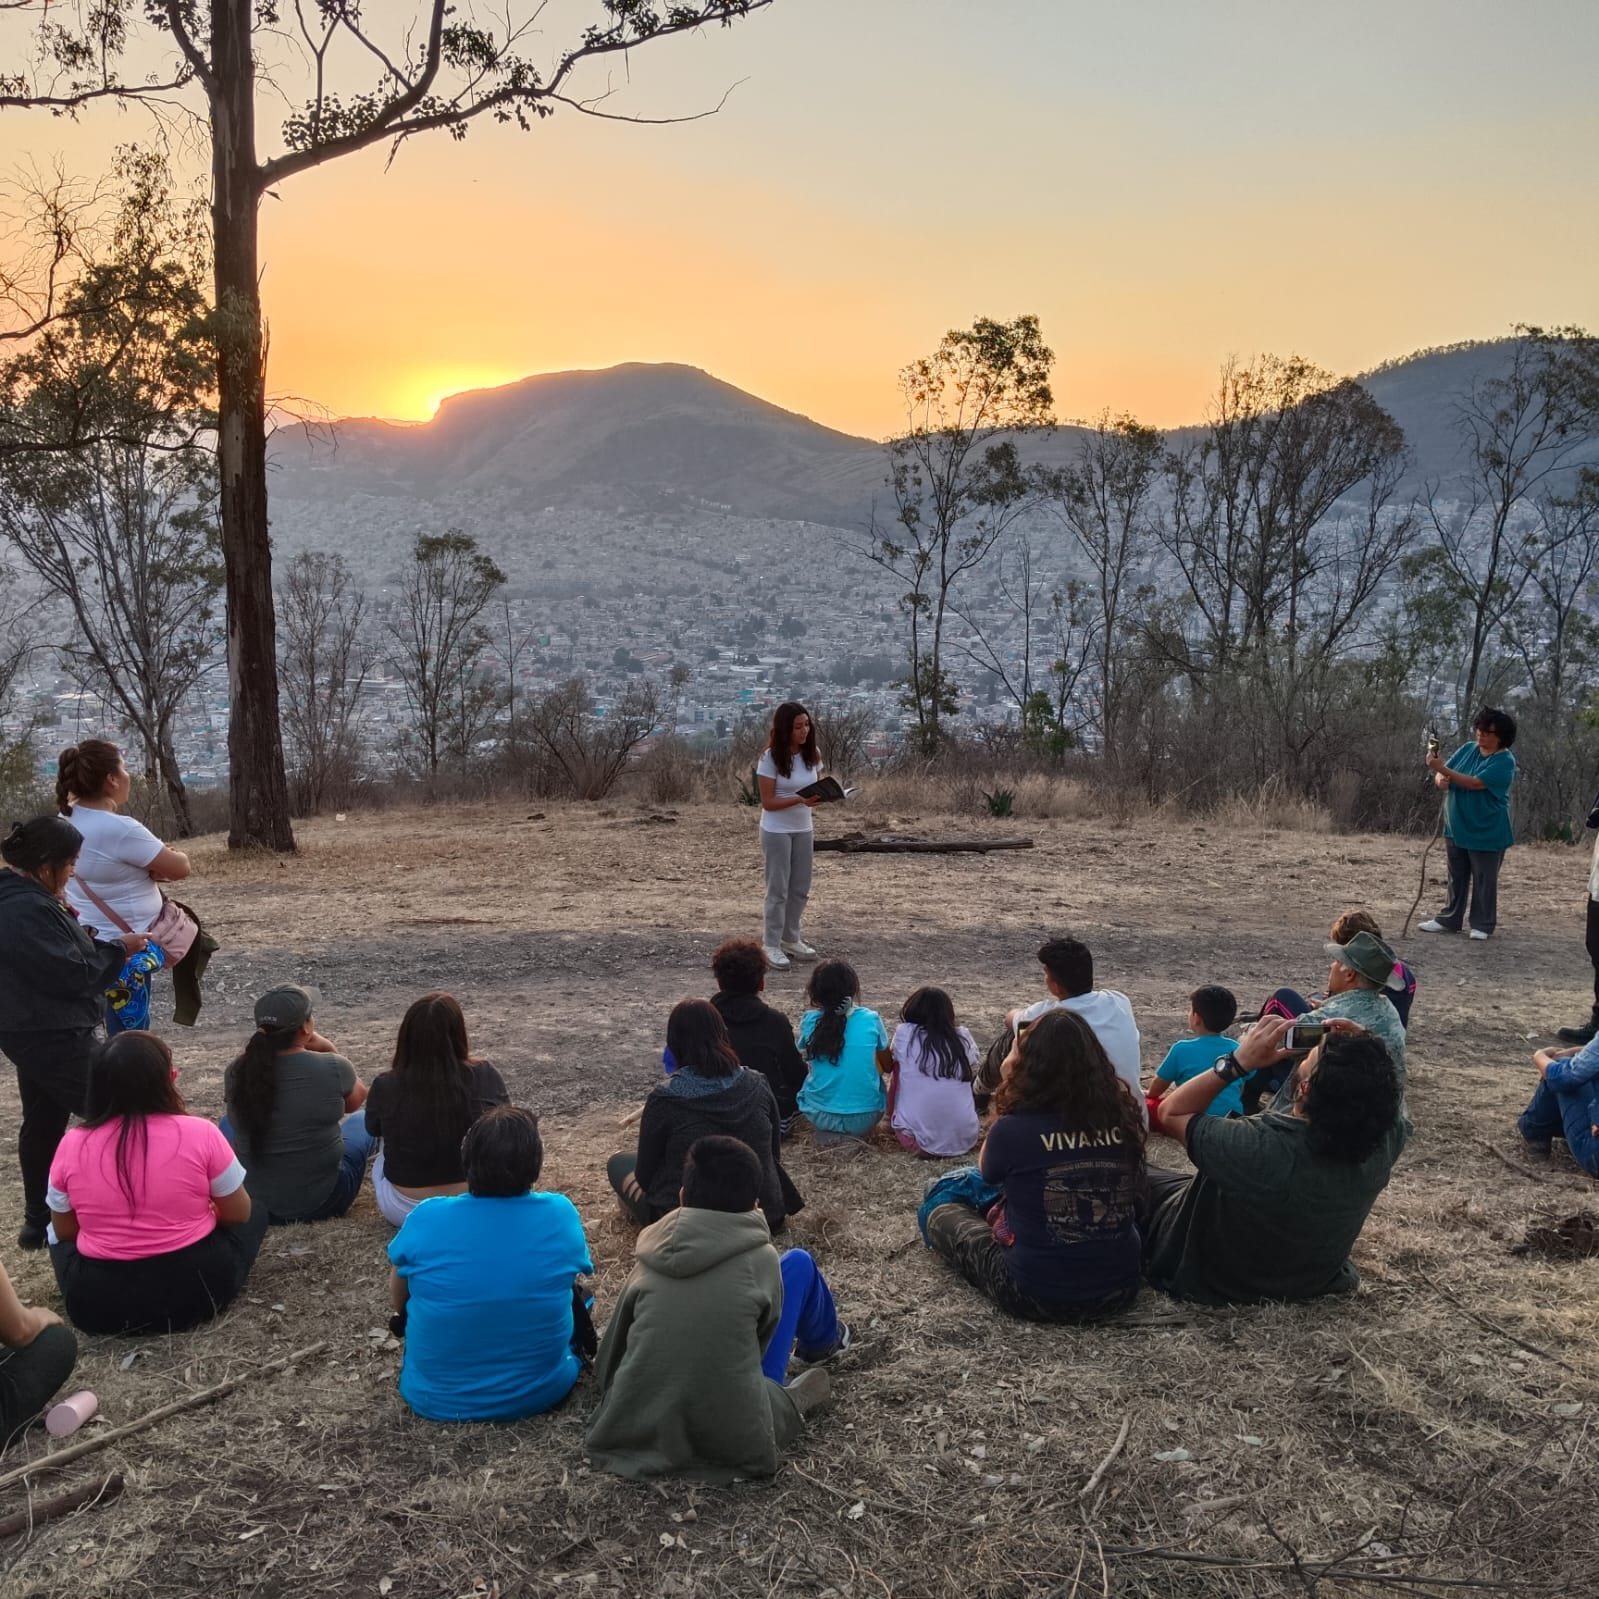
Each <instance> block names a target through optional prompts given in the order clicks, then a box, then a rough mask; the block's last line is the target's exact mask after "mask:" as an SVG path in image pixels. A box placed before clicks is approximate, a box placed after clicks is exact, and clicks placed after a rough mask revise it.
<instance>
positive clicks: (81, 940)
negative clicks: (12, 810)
mask: <svg viewBox="0 0 1599 1599" xmlns="http://www.w3.org/2000/svg"><path fill="white" fill-rule="evenodd" d="M82 844H83V835H82V834H81V833H79V831H78V830H77V828H76V827H74V826H73V825H72V823H71V822H68V821H64V820H63V819H62V818H61V817H59V816H36V817H35V818H34V819H33V820H32V821H31V822H20V823H18V824H17V825H16V826H15V827H13V828H12V829H11V831H10V832H9V833H7V834H6V836H5V838H4V840H3V841H0V858H3V859H4V861H5V863H6V867H7V868H8V869H7V870H5V871H0V1053H3V1054H4V1055H5V1057H6V1058H7V1059H8V1060H9V1061H10V1062H11V1064H12V1065H13V1066H15V1067H16V1070H17V1094H18V1097H19V1098H20V1099H21V1101H22V1126H21V1128H20V1129H19V1131H18V1133H17V1162H18V1164H19V1165H20V1166H21V1167H22V1207H23V1224H22V1231H21V1232H20V1233H18V1234H17V1242H18V1244H20V1245H21V1246H22V1248H24V1249H43V1248H44V1245H45V1228H46V1226H47V1225H48V1223H49V1220H50V1214H49V1210H48V1208H47V1207H46V1205H45V1184H46V1179H47V1178H48V1177H49V1174H50V1162H51V1160H52V1158H53V1157H54V1155H55V1152H56V1146H57V1145H58V1144H59V1143H60V1142H61V1135H62V1134H63V1133H64V1132H65V1131H66V1130H67V1122H68V1120H69V1119H70V1118H71V1117H73V1116H74V1115H81V1114H82V1113H83V1106H84V1096H85V1094H86V1093H87V1090H88V1083H89V1062H90V1060H91V1059H92V1058H93V1056H94V1050H95V1044H96V1041H97V1036H98V1035H97V1032H96V1029H97V1027H98V1024H99V1021H100V1013H101V1009H102V1005H103V1002H104V995H105V991H106V989H107V988H108V987H109V986H110V984H111V983H112V982H113V981H114V980H115V978H116V976H117V974H118V973H119V972H120V971H121V970H122V967H123V964H124V963H125V962H126V961H127V959H128V957H129V956H130V955H132V954H135V953H137V952H140V951H142V950H144V949H145V947H146V946H147V945H148V943H149V940H148V939H147V938H145V936H144V935H143V934H142V933H124V934H122V935H121V936H118V937H110V938H95V937H92V936H91V935H90V933H89V931H88V929H87V928H85V927H84V926H82V925H81V924H80V923H79V921H78V919H77V917H76V916H74V915H73V913H72V911H71V909H70V908H69V906H68V904H67V898H66V891H67V887H68V885H69V884H70V883H71V881H72V871H73V865H74V863H75V862H76V860H77V858H78V851H79V849H80V848H81V846H82Z"/></svg>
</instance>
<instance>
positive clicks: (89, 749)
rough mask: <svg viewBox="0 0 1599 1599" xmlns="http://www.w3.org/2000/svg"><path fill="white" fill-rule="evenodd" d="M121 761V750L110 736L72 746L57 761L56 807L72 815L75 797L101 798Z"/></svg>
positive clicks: (63, 751)
mask: <svg viewBox="0 0 1599 1599" xmlns="http://www.w3.org/2000/svg"><path fill="white" fill-rule="evenodd" d="M121 764H122V751H121V750H119V749H118V748H117V747H116V745H115V744H113V743H112V742H111V741H110V740H109V739H104V738H86V739H85V740H84V741H83V742H82V743H81V744H72V745H69V746H68V747H67V748H66V749H64V750H62V752H61V757H60V759H59V760H58V761H57V762H56V808H57V809H58V810H59V811H60V812H61V814H62V815H63V816H70V815H71V814H72V802H73V800H75V799H80V800H97V799H99V797H100V796H101V795H102V794H103V793H105V786H106V784H107V783H109V782H110V781H111V779H112V778H113V777H115V776H116V775H117V768H118V767H119V766H120V765H121Z"/></svg>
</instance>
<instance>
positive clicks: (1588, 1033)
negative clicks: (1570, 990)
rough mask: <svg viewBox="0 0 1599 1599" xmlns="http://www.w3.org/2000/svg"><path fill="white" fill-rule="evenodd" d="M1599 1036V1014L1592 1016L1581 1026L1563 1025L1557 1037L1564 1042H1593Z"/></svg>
mask: <svg viewBox="0 0 1599 1599" xmlns="http://www.w3.org/2000/svg"><path fill="white" fill-rule="evenodd" d="M1596 1036H1599V1016H1590V1017H1589V1018H1588V1020H1587V1021H1585V1022H1584V1023H1583V1024H1582V1026H1581V1027H1562V1028H1561V1029H1560V1030H1559V1031H1558V1032H1557V1033H1556V1034H1555V1037H1556V1038H1558V1039H1559V1040H1560V1042H1561V1043H1562V1044H1591V1043H1592V1042H1593V1041H1594V1038H1595V1037H1596Z"/></svg>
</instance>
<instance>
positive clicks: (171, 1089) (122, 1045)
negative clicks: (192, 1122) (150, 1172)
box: [83, 1033, 188, 1210]
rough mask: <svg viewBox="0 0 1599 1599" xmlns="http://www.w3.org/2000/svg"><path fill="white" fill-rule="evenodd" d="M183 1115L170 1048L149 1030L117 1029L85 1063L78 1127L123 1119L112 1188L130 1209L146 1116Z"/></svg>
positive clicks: (145, 1144) (143, 1161) (145, 1153)
mask: <svg viewBox="0 0 1599 1599" xmlns="http://www.w3.org/2000/svg"><path fill="white" fill-rule="evenodd" d="M187 1114H188V1106H186V1105H185V1104H184V1103H183V1096H182V1095H181V1094H179V1092H178V1090H177V1085H176V1084H175V1083H174V1082H173V1081H172V1051H171V1050H170V1049H169V1048H168V1047H167V1045H166V1041H165V1040H164V1039H161V1038H158V1037H157V1036H156V1035H155V1034H154V1033H118V1034H117V1036H116V1037H115V1038H113V1039H110V1040H109V1041H108V1042H107V1043H106V1044H104V1045H103V1046H102V1047H101V1049H100V1052H99V1053H98V1054H97V1055H96V1056H95V1057H94V1059H93V1061H91V1062H90V1065H89V1087H88V1091H87V1094H86V1096H85V1103H84V1110H83V1125H84V1126H85V1127H104V1126H106V1125H107V1124H108V1123H109V1122H114V1121H120V1122H121V1123H122V1126H121V1127H120V1128H119V1129H118V1131H117V1154H116V1164H117V1187H119V1188H120V1189H121V1190H122V1192H123V1193H124V1194H125V1195H126V1196H127V1201H128V1209H129V1210H133V1209H134V1208H136V1206H137V1204H138V1185H137V1184H136V1183H135V1181H134V1177H133V1163H134V1153H135V1150H137V1153H138V1161H139V1166H140V1173H141V1176H142V1175H143V1172H144V1170H145V1169H146V1168H148V1166H149V1164H150V1129H149V1126H148V1123H149V1119H150V1117H152V1116H183V1115H187Z"/></svg>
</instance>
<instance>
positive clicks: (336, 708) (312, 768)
mask: <svg viewBox="0 0 1599 1599" xmlns="http://www.w3.org/2000/svg"><path fill="white" fill-rule="evenodd" d="M365 620H366V596H365V595H364V594H363V593H362V592H361V591H360V589H359V588H357V587H356V583H355V575H354V573H352V572H351V570H350V567H349V563H348V562H347V561H346V560H345V559H344V557H343V556H342V555H329V554H326V553H324V552H323V551H321V550H302V551H301V552H300V553H299V554H298V555H296V556H295V557H294V559H293V560H292V561H290V562H289V564H288V566H287V567H286V568H285V570H284V574H283V580H282V582H281V583H280V584H279V586H278V622H279V625H280V628H281V636H280V642H279V656H278V663H279V671H280V673H281V678H280V681H281V685H282V691H283V730H284V733H285V735H286V737H287V742H288V750H289V760H290V776H291V779H292V781H293V785H294V794H295V800H296V805H297V809H298V812H299V814H300V815H302V816H315V815H317V814H318V813H319V812H320V811H321V809H322V806H323V805H324V803H326V801H327V800H328V798H329V796H330V794H331V793H332V792H333V791H334V790H335V789H336V788H342V789H347V788H348V786H349V784H350V783H351V782H352V780H353V779H354V776H355V771H356V767H357V765H358V762H359V753H360V752H359V746H360V715H359V713H360V705H361V691H362V688H363V686H364V685H365V683H366V677H367V673H368V672H369V671H370V670H371V667H372V661H373V651H372V646H371V643H370V641H369V639H368V637H367V635H366V631H365V628H364V623H365Z"/></svg>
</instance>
